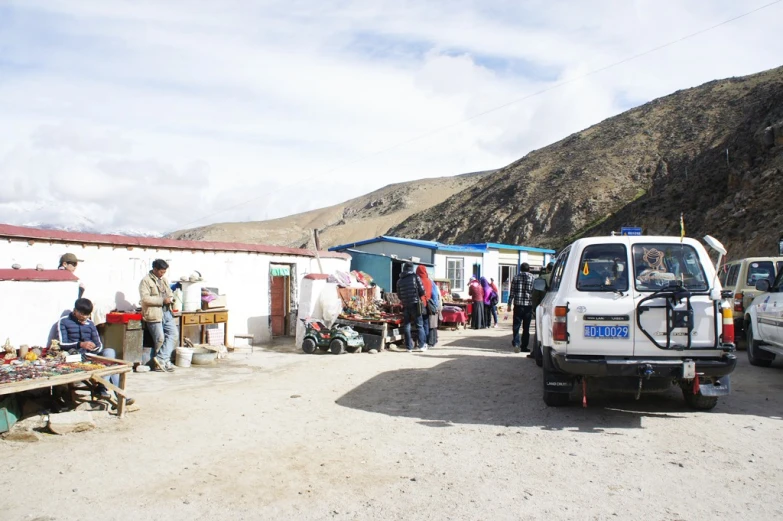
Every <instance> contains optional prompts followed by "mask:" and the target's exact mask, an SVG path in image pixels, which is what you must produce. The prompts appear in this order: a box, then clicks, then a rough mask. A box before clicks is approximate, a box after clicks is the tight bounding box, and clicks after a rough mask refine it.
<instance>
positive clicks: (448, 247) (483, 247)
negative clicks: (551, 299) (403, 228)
mask: <svg viewBox="0 0 783 521" xmlns="http://www.w3.org/2000/svg"><path fill="white" fill-rule="evenodd" d="M384 241H385V242H392V243H396V244H405V245H408V246H418V247H419V248H427V249H430V250H442V251H464V252H474V253H476V252H485V251H487V250H488V249H490V248H494V249H499V250H517V251H533V252H540V253H552V254H554V253H555V250H549V249H546V248H534V247H532V246H517V245H516V244H500V243H497V242H483V243H476V244H443V243H442V242H436V241H422V240H419V239H406V238H404V237H392V236H391V235H379V236H378V237H373V238H372V239H365V240H363V241H359V242H352V243H349V244H340V245H339V246H332V247H331V248H329V251H345V250H348V249H352V248H356V247H357V246H363V245H365V244H372V243H375V242H384Z"/></svg>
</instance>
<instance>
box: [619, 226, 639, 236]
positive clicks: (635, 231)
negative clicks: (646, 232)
mask: <svg viewBox="0 0 783 521" xmlns="http://www.w3.org/2000/svg"><path fill="white" fill-rule="evenodd" d="M641 234H642V229H641V228H634V227H629V226H623V227H622V228H620V235H641Z"/></svg>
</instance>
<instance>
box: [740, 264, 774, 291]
mask: <svg viewBox="0 0 783 521" xmlns="http://www.w3.org/2000/svg"><path fill="white" fill-rule="evenodd" d="M764 279H766V280H768V281H769V283H770V284H772V281H773V280H775V265H774V264H772V261H756V262H751V263H749V264H748V280H747V281H746V282H745V284H747V285H748V286H755V285H756V283H757V282H758V281H760V280H764Z"/></svg>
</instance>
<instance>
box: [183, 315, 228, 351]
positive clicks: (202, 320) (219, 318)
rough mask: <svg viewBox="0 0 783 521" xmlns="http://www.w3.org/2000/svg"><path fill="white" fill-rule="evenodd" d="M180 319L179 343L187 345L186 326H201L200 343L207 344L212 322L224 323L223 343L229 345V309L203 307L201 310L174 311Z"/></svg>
mask: <svg viewBox="0 0 783 521" xmlns="http://www.w3.org/2000/svg"><path fill="white" fill-rule="evenodd" d="M174 316H175V317H177V318H178V319H179V344H178V345H181V346H183V345H185V343H184V342H185V328H186V327H199V328H200V340H199V343H201V344H206V343H207V342H206V340H207V330H206V328H207V326H208V325H212V324H223V345H224V346H228V310H227V309H203V310H199V311H180V312H178V313H174Z"/></svg>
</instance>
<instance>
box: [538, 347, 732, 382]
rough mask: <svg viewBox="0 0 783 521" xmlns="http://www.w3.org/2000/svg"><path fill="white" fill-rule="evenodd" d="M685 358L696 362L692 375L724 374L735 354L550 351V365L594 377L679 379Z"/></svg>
mask: <svg viewBox="0 0 783 521" xmlns="http://www.w3.org/2000/svg"><path fill="white" fill-rule="evenodd" d="M685 360H693V361H694V362H696V374H698V375H699V376H707V377H720V376H726V375H727V374H730V373H731V372H733V371H734V368H735V367H737V357H736V356H734V355H732V354H725V355H723V356H716V357H709V358H707V357H705V358H695V357H694V358H688V357H682V358H606V357H603V356H600V357H591V356H573V355H572V356H568V355H566V354H560V353H553V354H552V365H554V366H555V368H556V369H557V370H559V371H562V372H563V373H567V374H571V375H577V376H596V377H602V376H641V375H646V376H650V377H661V378H682V370H683V362H684V361H685ZM650 371H652V372H650Z"/></svg>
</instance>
